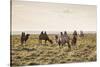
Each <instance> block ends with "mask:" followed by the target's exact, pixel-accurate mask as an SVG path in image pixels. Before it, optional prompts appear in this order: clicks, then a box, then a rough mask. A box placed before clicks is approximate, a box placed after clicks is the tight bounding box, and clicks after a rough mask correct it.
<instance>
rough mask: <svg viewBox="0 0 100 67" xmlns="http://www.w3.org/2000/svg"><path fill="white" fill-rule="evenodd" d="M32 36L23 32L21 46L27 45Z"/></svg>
mask: <svg viewBox="0 0 100 67" xmlns="http://www.w3.org/2000/svg"><path fill="white" fill-rule="evenodd" d="M29 36H30V34H26V35H25V32H22V35H21V44H22V45H23V44H24V43H25V44H26V41H27V40H28V38H29Z"/></svg>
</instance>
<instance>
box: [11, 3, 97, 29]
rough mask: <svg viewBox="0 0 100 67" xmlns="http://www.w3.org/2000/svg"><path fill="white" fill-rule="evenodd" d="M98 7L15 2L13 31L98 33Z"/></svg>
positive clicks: (13, 5) (13, 6)
mask: <svg viewBox="0 0 100 67" xmlns="http://www.w3.org/2000/svg"><path fill="white" fill-rule="evenodd" d="M96 12H97V11H96V6H95V5H73V4H63V3H43V2H32V1H13V3H12V30H13V31H41V30H46V31H65V30H67V31H73V30H78V31H79V30H83V31H96V18H97V17H96Z"/></svg>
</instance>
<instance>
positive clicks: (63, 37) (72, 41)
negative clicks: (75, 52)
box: [21, 30, 84, 49]
mask: <svg viewBox="0 0 100 67" xmlns="http://www.w3.org/2000/svg"><path fill="white" fill-rule="evenodd" d="M29 36H30V34H25V32H22V34H21V44H24V43H26V41H27V40H28V39H29ZM77 36H78V34H77V31H76V30H75V31H74V32H73V36H72V38H70V37H69V36H68V34H67V32H66V31H64V32H60V35H57V34H56V35H55V43H56V44H58V45H59V46H63V45H65V44H66V43H67V45H68V48H70V49H71V45H73V46H76V43H77ZM80 37H84V33H83V31H80ZM38 39H39V44H42V40H44V41H45V44H46V42H47V41H48V42H50V43H51V44H53V43H54V42H53V40H51V39H50V38H49V36H48V34H47V33H46V31H45V32H43V31H42V32H41V33H40V35H39V38H38Z"/></svg>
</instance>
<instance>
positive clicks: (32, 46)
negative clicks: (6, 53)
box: [11, 33, 96, 66]
mask: <svg viewBox="0 0 100 67" xmlns="http://www.w3.org/2000/svg"><path fill="white" fill-rule="evenodd" d="M49 37H50V39H52V40H53V41H54V40H55V39H54V34H49ZM70 37H71V38H72V35H71V34H70ZM91 61H96V34H92V33H91V34H85V37H82V38H80V37H78V41H77V47H76V48H75V47H72V49H71V51H69V50H68V46H67V44H66V45H64V46H63V47H59V45H58V44H56V43H54V44H50V43H49V42H47V45H45V44H42V45H41V44H39V43H38V34H32V35H31V36H30V38H29V39H28V41H27V43H26V44H25V45H21V44H20V35H11V65H12V66H24V65H44V64H62V63H73V62H74V63H75V62H91Z"/></svg>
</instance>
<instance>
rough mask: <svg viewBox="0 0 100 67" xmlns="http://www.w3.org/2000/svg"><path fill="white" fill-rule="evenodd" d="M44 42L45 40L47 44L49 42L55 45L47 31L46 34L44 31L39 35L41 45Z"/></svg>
mask: <svg viewBox="0 0 100 67" xmlns="http://www.w3.org/2000/svg"><path fill="white" fill-rule="evenodd" d="M42 40H45V44H46V42H47V41H48V42H50V43H51V44H52V43H53V41H52V40H51V39H49V37H48V35H47V33H46V31H45V33H43V31H42V32H41V33H40V35H39V43H41V44H42Z"/></svg>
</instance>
